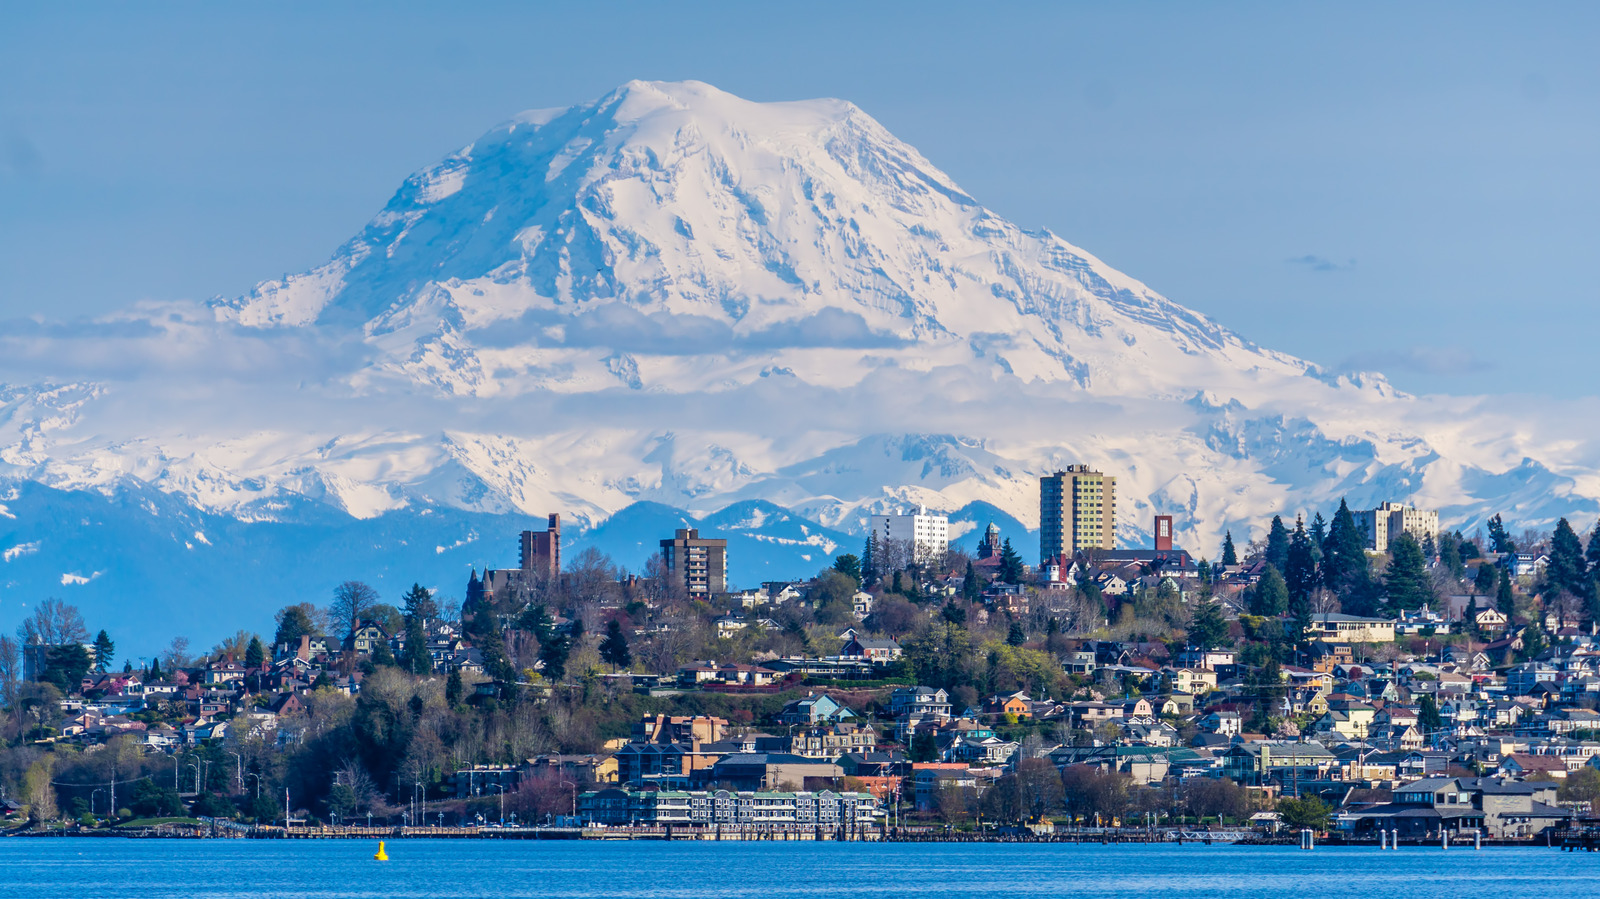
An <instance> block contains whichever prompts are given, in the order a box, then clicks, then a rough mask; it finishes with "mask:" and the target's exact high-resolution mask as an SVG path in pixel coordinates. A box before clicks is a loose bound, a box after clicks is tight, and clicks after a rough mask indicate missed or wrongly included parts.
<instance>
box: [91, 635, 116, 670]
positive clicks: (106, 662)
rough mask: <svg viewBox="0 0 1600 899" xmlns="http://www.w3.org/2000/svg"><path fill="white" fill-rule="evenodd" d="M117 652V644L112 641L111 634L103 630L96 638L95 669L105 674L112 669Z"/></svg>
mask: <svg viewBox="0 0 1600 899" xmlns="http://www.w3.org/2000/svg"><path fill="white" fill-rule="evenodd" d="M116 654H117V644H115V643H113V642H111V635H110V634H108V633H106V632H105V631H104V630H101V631H100V633H99V634H96V635H95V638H94V670H95V671H97V672H99V673H100V674H105V673H106V672H107V671H110V670H111V660H112V657H113V656H115V655H116Z"/></svg>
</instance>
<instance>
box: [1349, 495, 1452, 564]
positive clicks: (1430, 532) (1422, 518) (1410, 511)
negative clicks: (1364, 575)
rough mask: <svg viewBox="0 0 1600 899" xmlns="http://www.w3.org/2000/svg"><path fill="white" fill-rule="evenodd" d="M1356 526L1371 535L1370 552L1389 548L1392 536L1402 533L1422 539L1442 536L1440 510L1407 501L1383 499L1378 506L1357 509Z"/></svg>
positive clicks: (1368, 546) (1368, 535)
mask: <svg viewBox="0 0 1600 899" xmlns="http://www.w3.org/2000/svg"><path fill="white" fill-rule="evenodd" d="M1354 515H1355V519H1356V526H1357V527H1359V528H1361V530H1362V531H1363V532H1365V533H1366V536H1367V551H1368V552H1375V553H1381V552H1388V551H1389V540H1390V539H1391V538H1393V537H1396V536H1398V535H1400V534H1401V533H1406V534H1410V535H1411V536H1413V537H1415V538H1417V540H1418V541H1420V540H1422V538H1423V536H1424V535H1426V536H1428V537H1432V538H1433V539H1434V540H1438V539H1439V513H1438V512H1437V511H1436V510H1433V509H1414V508H1412V507H1410V506H1407V505H1406V504H1404V503H1383V504H1381V505H1379V506H1378V508H1376V509H1368V510H1366V511H1364V512H1356V513H1354Z"/></svg>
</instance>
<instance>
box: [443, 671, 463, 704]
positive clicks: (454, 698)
mask: <svg viewBox="0 0 1600 899" xmlns="http://www.w3.org/2000/svg"><path fill="white" fill-rule="evenodd" d="M465 693H466V687H465V686H463V685H462V683H461V669H460V668H451V669H450V676H449V677H447V678H445V681H444V701H445V702H446V703H447V704H449V706H450V707H451V708H455V707H456V706H458V705H460V704H461V698H462V696H463V695H464V694H465Z"/></svg>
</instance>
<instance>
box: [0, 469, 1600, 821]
mask: <svg viewBox="0 0 1600 899" xmlns="http://www.w3.org/2000/svg"><path fill="white" fill-rule="evenodd" d="M1115 481H1116V479H1115V477H1114V476H1111V475H1107V474H1103V473H1101V472H1097V471H1092V470H1090V469H1089V468H1087V467H1085V466H1073V467H1071V468H1069V469H1067V470H1065V471H1060V472H1056V473H1055V474H1053V475H1051V476H1048V477H1045V478H1042V479H1041V487H1040V503H1041V511H1040V518H1041V531H1040V535H1039V551H1038V555H1037V556H1036V557H1035V558H1036V560H1037V563H1036V564H1028V563H1026V562H1025V561H1024V559H1023V551H1022V550H1021V549H1019V548H1018V547H1016V546H1014V545H1013V543H1012V541H1011V539H1010V536H1008V535H1005V534H1002V533H1001V532H1000V530H999V528H997V527H995V526H994V525H990V526H989V527H988V528H986V529H985V530H984V531H983V532H982V533H981V534H969V535H967V536H966V537H964V538H963V537H957V538H956V539H951V534H950V525H949V523H948V522H947V521H946V520H945V519H944V517H943V516H941V515H939V514H938V513H936V512H930V511H929V510H927V509H925V508H916V509H911V510H907V511H905V512H903V513H901V514H890V515H880V516H872V517H871V518H870V519H869V520H868V521H867V522H866V524H867V531H868V536H867V537H866V539H865V540H864V542H863V547H862V551H861V552H860V553H859V554H856V553H844V554H840V555H839V556H837V557H836V558H835V559H834V560H833V564H832V565H831V566H830V567H828V568H826V569H824V570H822V571H820V572H819V573H818V574H817V575H816V576H815V577H813V578H810V579H808V580H804V581H792V582H772V583H763V584H759V585H735V584H731V583H729V582H728V578H727V547H726V542H725V541H723V540H721V539H719V538H717V537H716V536H715V535H712V534H705V535H702V534H701V533H700V532H698V531H697V530H694V529H680V530H678V531H677V532H676V533H673V534H670V535H666V534H664V535H662V539H661V541H660V552H659V553H656V554H653V555H652V556H651V557H650V558H649V559H648V560H647V561H646V564H645V565H644V566H643V567H642V570H641V571H640V572H639V573H637V574H632V573H628V572H626V571H624V570H621V569H619V568H617V567H616V565H615V564H614V563H613V562H612V561H611V560H610V559H607V558H605V557H603V556H601V555H600V554H598V553H596V552H594V551H592V550H589V551H584V552H578V553H575V554H574V553H571V552H570V550H569V551H568V553H567V554H566V555H564V554H563V545H562V534H561V520H560V516H559V515H557V514H552V515H550V516H549V519H548V522H547V524H546V526H545V528H544V529H543V530H537V531H535V530H529V531H525V532H523V533H522V534H521V535H519V536H518V538H517V541H516V544H517V550H516V554H517V559H518V564H517V566H516V567H514V568H498V569H488V570H484V571H478V570H476V569H475V570H473V571H471V572H470V573H469V575H468V577H467V578H466V579H465V583H464V585H462V594H461V595H462V600H461V602H460V603H459V604H457V603H455V602H453V601H451V600H449V599H447V598H446V596H445V592H446V591H444V590H438V591H435V590H430V589H427V588H424V587H422V586H420V585H418V586H414V587H413V588H412V589H411V590H410V591H408V592H407V593H406V594H405V595H404V596H402V597H396V598H395V601H394V602H387V601H385V600H384V598H383V597H380V596H379V595H377V593H376V591H374V590H372V588H370V587H368V586H366V585H365V584H362V583H359V582H355V581H350V582H346V583H344V584H341V585H339V587H338V588H337V589H336V590H335V591H334V592H333V594H332V596H331V597H329V599H328V600H327V601H326V602H324V603H313V602H296V603H292V604H288V605H286V606H285V607H284V608H283V609H282V611H280V612H279V613H278V615H277V620H276V622H275V629H274V630H273V632H272V633H271V634H270V635H266V636H263V635H260V634H257V633H254V632H252V631H250V630H248V629H245V630H240V631H239V632H238V633H237V634H236V635H235V636H234V637H231V638H229V639H228V640H225V641H223V642H222V643H220V644H219V645H217V646H216V647H214V648H212V649H210V650H209V651H206V652H203V653H199V652H191V651H190V648H189V647H188V646H187V643H186V641H184V640H183V639H182V638H177V639H174V641H173V643H172V645H171V646H170V647H169V648H168V649H167V650H166V651H165V652H163V653H161V654H159V656H158V657H154V658H152V657H139V658H128V657H126V656H119V655H118V653H117V651H116V644H115V641H114V639H113V637H112V635H110V634H108V633H106V632H105V631H103V630H102V631H99V632H98V633H97V634H95V635H94V636H93V637H91V635H90V628H89V626H88V625H87V624H86V622H85V620H84V618H83V616H82V614H81V613H80V612H79V610H77V609H75V608H73V607H72V606H70V605H67V604H65V603H62V602H60V601H58V600H46V601H42V602H39V603H37V604H36V605H35V606H34V607H33V608H32V610H31V613H30V616H29V618H28V619H27V620H26V621H24V622H23V624H22V626H21V628H20V629H19V632H18V636H17V638H16V639H13V638H12V637H10V636H6V637H4V638H0V690H3V694H0V700H3V703H4V707H5V711H6V715H5V718H4V731H3V736H4V738H5V746H4V748H3V749H0V803H3V811H4V814H5V816H6V819H7V821H8V824H9V826H11V827H12V828H15V829H18V830H23V831H28V832H45V831H50V830H52V829H54V830H59V829H60V828H62V827H69V828H75V829H81V830H85V831H97V830H109V829H113V828H116V827H120V826H128V825H130V824H136V823H139V822H145V823H148V822H152V821H156V822H159V821H183V820H188V819H191V818H193V819H196V820H199V819H204V820H207V821H220V820H233V821H237V822H241V823H245V824H253V825H259V826H263V827H320V826H339V825H351V824H357V823H362V824H366V825H372V824H374V823H375V822H376V823H379V824H384V825H399V826H411V827H417V826H424V825H427V826H460V825H466V824H471V825H475V826H476V825H483V826H501V825H504V826H513V825H514V826H524V827H526V826H540V825H548V826H560V827H591V828H594V827H609V828H619V829H625V828H651V827H663V826H672V827H679V828H688V829H695V828H713V827H724V826H737V827H759V828H768V829H773V830H775V831H782V830H784V829H827V830H830V831H832V830H840V831H841V832H843V831H849V830H852V829H853V830H856V831H863V832H865V831H874V830H875V831H879V832H883V833H888V832H891V831H892V830H893V829H896V828H903V827H924V828H930V827H931V828H938V829H949V830H950V832H960V831H965V830H970V829H972V828H978V827H984V826H988V827H996V826H999V827H1011V828H1028V829H1031V832H1035V833H1039V832H1048V831H1050V830H1051V829H1052V828H1054V827H1056V826H1058V825H1060V826H1080V827H1081V826H1089V827H1124V828H1126V827H1135V826H1137V827H1147V828H1157V827H1168V828H1187V829H1190V830H1193V829H1197V828H1199V829H1204V828H1216V829H1222V828H1248V829H1254V830H1256V831H1258V832H1261V833H1272V832H1276V831H1278V830H1280V829H1281V828H1285V827H1289V828H1295V829H1299V828H1310V829H1313V830H1319V831H1325V832H1330V833H1334V834H1339V835H1342V836H1343V837H1344V838H1347V839H1378V838H1381V839H1384V840H1390V839H1394V840H1399V839H1406V840H1431V841H1439V840H1441V839H1443V840H1450V839H1472V838H1474V837H1478V838H1490V839H1496V840H1510V841H1517V840H1521V841H1529V842H1535V841H1540V840H1544V841H1548V840H1549V839H1550V835H1551V834H1553V833H1559V832H1570V831H1573V830H1577V829H1581V828H1586V827H1592V826H1594V825H1595V824H1596V823H1600V818H1597V816H1596V810H1595V808H1594V807H1593V803H1594V801H1595V800H1596V798H1597V797H1600V711H1597V707H1600V635H1597V634H1600V602H1597V599H1596V579H1597V577H1600V537H1597V535H1596V532H1595V531H1593V530H1591V532H1590V534H1589V536H1588V539H1587V541H1585V540H1584V539H1583V538H1582V537H1581V536H1579V535H1578V533H1577V532H1576V531H1574V529H1573V528H1572V527H1571V526H1570V525H1569V523H1568V522H1567V521H1566V520H1565V519H1562V520H1561V521H1560V522H1559V523H1558V525H1557V527H1556V528H1555V529H1554V530H1553V531H1551V532H1547V533H1541V532H1534V531H1529V532H1525V533H1522V534H1515V535H1513V534H1512V533H1511V532H1510V531H1509V530H1508V529H1507V527H1506V525H1505V524H1504V523H1503V522H1502V521H1501V519H1500V518H1499V517H1498V516H1496V517H1495V518H1494V519H1492V520H1491V521H1490V522H1489V523H1488V528H1487V533H1485V534H1474V535H1471V536H1468V535H1464V534H1462V533H1460V532H1449V531H1445V530H1442V529H1441V528H1440V526H1439V521H1438V515H1437V513H1434V512H1431V511H1428V510H1420V509H1415V508H1411V507H1408V506H1405V505H1403V504H1398V503H1384V504H1381V505H1380V506H1378V507H1377V508H1375V509H1372V510H1352V509H1350V508H1349V507H1348V506H1347V505H1345V504H1344V503H1341V504H1340V505H1339V507H1338V509H1337V510H1336V511H1333V512H1332V513H1331V515H1330V517H1329V518H1328V519H1324V517H1323V516H1322V515H1321V514H1314V515H1313V517H1312V520H1311V521H1310V522H1307V521H1306V520H1305V519H1304V518H1303V517H1301V518H1297V519H1296V520H1295V521H1294V523H1293V524H1290V523H1287V522H1285V521H1284V520H1283V518H1282V517H1275V518H1274V519H1273V520H1272V521H1271V523H1270V524H1268V525H1266V526H1264V527H1263V528H1262V529H1261V530H1262V533H1263V534H1264V536H1263V537H1262V539H1260V540H1258V541H1254V542H1248V543H1241V544H1238V545H1236V544H1235V543H1234V540H1233V537H1232V535H1231V534H1229V535H1228V537H1227V538H1226V541H1225V543H1224V545H1223V546H1222V547H1221V551H1220V552H1218V553H1216V554H1215V555H1214V556H1213V557H1205V556H1201V557H1199V558H1196V556H1195V554H1194V553H1193V552H1191V551H1189V550H1186V549H1183V548H1181V547H1177V546H1174V545H1173V534H1174V533H1175V530H1174V522H1173V519H1172V517H1171V516H1167V515H1158V516H1155V518H1154V521H1153V522H1152V523H1151V528H1150V539H1149V541H1148V543H1149V545H1148V547H1145V548H1137V549H1126V548H1118V547H1116V545H1115V539H1116V537H1115V534H1116V528H1115V527H1114V523H1115V522H1116V520H1117V518H1116V511H1115V509H1116V499H1115V489H1116V488H1115ZM1018 536H1019V537H1020V536H1021V535H1018ZM510 543H511V541H509V540H508V541H507V545H508V547H509V545H510ZM1585 543H1587V545H1585ZM1028 549H1029V551H1030V554H1031V549H1032V547H1031V546H1030V547H1029V548H1028ZM507 555H508V556H509V555H510V553H509V552H508V553H507ZM208 601H225V600H221V599H220V598H217V597H211V598H208ZM181 627H182V623H181V622H173V629H174V630H180V629H181Z"/></svg>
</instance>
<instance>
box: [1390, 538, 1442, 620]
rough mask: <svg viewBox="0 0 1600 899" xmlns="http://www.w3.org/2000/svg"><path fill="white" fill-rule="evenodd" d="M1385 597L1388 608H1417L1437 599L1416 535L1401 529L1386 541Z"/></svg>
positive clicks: (1407, 609)
mask: <svg viewBox="0 0 1600 899" xmlns="http://www.w3.org/2000/svg"><path fill="white" fill-rule="evenodd" d="M1383 592H1384V598H1385V599H1386V601H1387V602H1388V605H1389V609H1390V610H1391V611H1396V612H1398V611H1410V610H1413V609H1419V608H1421V607H1422V606H1423V604H1424V603H1431V602H1434V601H1436V600H1437V597H1436V596H1434V593H1433V581H1432V580H1431V579H1430V578H1429V577H1428V563H1427V560H1426V559H1425V558H1424V557H1423V554H1422V545H1421V544H1420V543H1418V542H1417V538H1416V537H1413V536H1412V535H1411V534H1409V533H1405V532H1402V533H1401V534H1400V535H1399V536H1398V537H1396V538H1394V539H1393V540H1390V541H1389V567H1388V569H1387V570H1386V571H1385V572H1384V579H1383Z"/></svg>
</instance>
